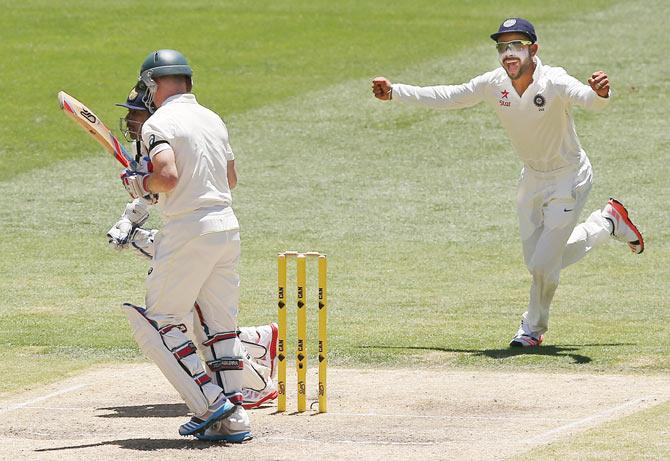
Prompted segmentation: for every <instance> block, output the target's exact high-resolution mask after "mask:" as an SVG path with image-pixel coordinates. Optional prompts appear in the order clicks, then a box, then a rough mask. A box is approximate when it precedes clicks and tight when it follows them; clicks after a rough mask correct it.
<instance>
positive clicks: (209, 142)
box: [121, 49, 251, 442]
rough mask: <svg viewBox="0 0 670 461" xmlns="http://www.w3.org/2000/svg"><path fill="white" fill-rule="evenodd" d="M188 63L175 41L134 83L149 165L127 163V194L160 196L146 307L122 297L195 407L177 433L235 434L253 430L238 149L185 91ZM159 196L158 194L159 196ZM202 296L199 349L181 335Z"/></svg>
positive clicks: (240, 436) (149, 349) (150, 59)
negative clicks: (237, 201) (246, 394)
mask: <svg viewBox="0 0 670 461" xmlns="http://www.w3.org/2000/svg"><path fill="white" fill-rule="evenodd" d="M192 74H193V71H192V69H191V67H190V66H189V64H188V62H187V60H186V58H185V57H184V56H183V55H182V54H181V53H179V52H178V51H175V50H165V49H164V50H158V51H155V52H152V53H150V54H149V55H148V56H147V57H146V59H145V60H144V62H143V63H142V66H141V69H140V75H139V84H138V89H139V90H140V92H143V93H144V98H143V103H144V105H145V106H146V107H147V108H148V109H149V111H150V112H152V115H151V117H150V118H149V119H148V120H147V121H146V122H144V125H143V126H142V133H141V143H142V146H141V147H142V149H143V150H144V151H146V152H147V154H148V156H149V159H150V165H151V168H147V169H146V170H144V171H143V170H138V171H133V170H126V171H124V172H123V174H122V175H121V180H122V182H123V185H124V186H125V188H126V190H127V191H128V193H129V194H130V196H131V197H132V198H133V199H144V200H145V201H147V202H156V201H157V206H158V207H159V209H160V210H161V215H162V218H163V222H164V225H163V227H162V229H161V230H160V231H159V232H158V233H157V234H155V235H153V236H149V237H148V239H150V238H152V239H153V250H154V255H153V259H152V264H151V268H150V269H149V275H148V277H147V279H146V289H147V293H146V299H145V302H146V307H145V308H142V307H139V306H135V305H132V304H124V312H125V314H126V316H127V317H128V320H129V322H130V325H131V329H132V332H133V337H134V338H135V340H136V341H137V343H138V344H139V346H140V348H141V350H142V352H144V354H145V355H147V356H148V357H149V358H150V359H151V360H153V361H154V362H155V363H156V365H157V366H158V367H159V369H160V370H161V372H162V373H163V374H164V375H165V377H166V378H167V379H168V381H169V382H170V383H171V384H172V385H173V386H174V387H175V389H176V390H177V391H178V392H179V394H180V395H181V397H182V398H183V399H184V401H185V402H186V404H187V406H188V407H189V409H190V410H191V411H192V412H193V414H194V416H193V417H192V418H191V419H190V420H189V421H188V422H186V423H185V424H183V425H181V426H180V428H179V434H180V435H183V436H191V435H192V436H195V437H198V438H201V439H207V440H225V441H230V442H241V441H244V440H247V439H249V438H250V437H251V429H250V422H249V417H248V415H247V413H246V412H245V410H244V408H243V407H242V403H243V395H242V388H243V383H244V369H245V363H244V362H245V361H244V350H243V346H242V343H241V341H240V338H239V336H238V334H237V314H238V304H239V285H240V279H239V275H238V272H237V264H238V261H239V257H240V231H239V224H238V221H237V218H236V216H235V213H234V212H233V209H232V194H231V188H233V187H234V186H235V184H236V183H237V174H236V170H235V157H234V154H233V151H232V148H231V146H230V143H229V139H228V131H227V129H226V126H225V124H224V123H223V121H222V120H221V118H220V117H219V116H218V115H217V114H216V113H214V112H212V111H211V110H209V109H207V108H205V107H203V106H201V105H200V104H198V102H197V100H196V98H195V96H194V95H193V94H191V89H192V80H191V77H192ZM157 197H158V199H157ZM196 305H197V306H198V308H199V313H200V314H201V317H202V321H203V324H204V325H206V328H205V329H204V331H205V334H206V338H203V341H202V343H201V344H202V346H203V349H202V352H203V353H204V354H205V356H206V362H207V367H208V368H209V370H210V371H211V375H212V376H214V377H215V379H212V377H211V376H210V374H208V373H207V372H206V371H205V368H204V365H203V363H202V361H201V359H200V358H199V356H198V355H197V353H196V351H197V349H196V346H195V344H194V343H193V341H192V340H191V339H190V338H189V337H188V336H187V335H186V331H187V328H186V326H185V319H189V318H193V315H194V309H195V306H196Z"/></svg>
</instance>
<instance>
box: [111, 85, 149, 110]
mask: <svg viewBox="0 0 670 461" xmlns="http://www.w3.org/2000/svg"><path fill="white" fill-rule="evenodd" d="M144 93H145V92H144V91H138V90H137V85H135V86H133V88H132V89H131V90H130V93H128V98H126V102H124V103H121V104H116V105H117V106H119V107H125V108H126V109H130V110H147V106H145V105H144V102H143V101H142V98H143V97H144Z"/></svg>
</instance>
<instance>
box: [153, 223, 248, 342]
mask: <svg viewBox="0 0 670 461" xmlns="http://www.w3.org/2000/svg"><path fill="white" fill-rule="evenodd" d="M157 237H158V238H157V242H156V253H155V255H154V259H153V263H152V269H151V272H150V274H149V276H148V277H147V280H146V288H147V295H146V304H147V316H148V317H149V318H151V319H152V320H154V321H155V322H156V323H157V324H158V327H159V328H161V327H163V326H165V325H169V324H173V325H174V324H179V323H182V322H183V319H184V317H186V316H187V315H188V316H191V315H192V312H193V304H194V303H195V302H196V301H197V303H198V305H199V306H200V310H201V311H202V314H203V317H204V318H205V319H206V321H207V326H208V327H209V329H210V331H212V332H227V331H236V329H237V315H238V306H239V299H240V277H239V274H238V272H237V264H238V262H239V259H240V232H239V230H238V229H235V230H227V231H218V232H210V233H206V234H204V235H199V236H196V237H194V238H192V239H190V240H188V241H187V242H182V241H179V242H177V241H176V240H181V239H179V237H178V236H175V237H177V238H176V239H174V240H173V239H171V238H170V237H171V236H170V235H169V234H168V235H164V236H161V234H160V233H159V234H158V236H157ZM163 237H167V238H165V239H163Z"/></svg>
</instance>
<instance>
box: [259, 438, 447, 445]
mask: <svg viewBox="0 0 670 461" xmlns="http://www.w3.org/2000/svg"><path fill="white" fill-rule="evenodd" d="M256 440H258V441H260V442H271V441H282V442H304V443H324V442H327V440H321V439H302V438H298V437H262V438H261V437H258V438H257V439H256ZM330 442H331V443H347V444H352V445H358V444H362V445H411V446H416V445H419V446H430V445H435V442H389V441H387V440H370V439H363V440H332V441H330Z"/></svg>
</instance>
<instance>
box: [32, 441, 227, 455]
mask: <svg viewBox="0 0 670 461" xmlns="http://www.w3.org/2000/svg"><path fill="white" fill-rule="evenodd" d="M213 445H214V443H212V442H207V441H203V440H196V439H122V440H107V441H105V442H98V443H86V444H82V445H66V446H64V447H54V448H37V449H35V452H45V451H62V450H78V449H81V448H91V447H104V446H114V447H119V448H125V449H127V450H137V451H155V450H206V449H208V448H212V446H213ZM227 445H228V444H227V443H225V442H216V446H217V447H218V446H227Z"/></svg>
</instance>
